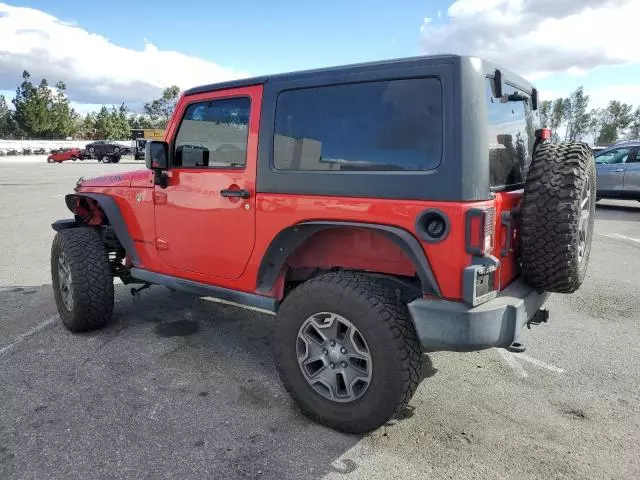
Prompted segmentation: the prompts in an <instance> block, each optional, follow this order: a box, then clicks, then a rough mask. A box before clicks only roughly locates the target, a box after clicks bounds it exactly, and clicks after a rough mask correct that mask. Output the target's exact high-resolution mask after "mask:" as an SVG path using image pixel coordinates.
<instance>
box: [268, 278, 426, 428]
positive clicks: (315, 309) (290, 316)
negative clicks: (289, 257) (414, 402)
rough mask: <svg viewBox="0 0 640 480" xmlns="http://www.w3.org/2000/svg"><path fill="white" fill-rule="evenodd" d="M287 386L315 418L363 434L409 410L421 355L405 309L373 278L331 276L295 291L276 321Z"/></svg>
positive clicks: (278, 363) (279, 362)
mask: <svg viewBox="0 0 640 480" xmlns="http://www.w3.org/2000/svg"><path fill="white" fill-rule="evenodd" d="M274 332H275V333H274V341H273V349H274V357H275V361H276V367H277V370H278V373H279V374H280V378H281V379H282V382H283V383H284V386H285V387H286V389H287V390H288V391H289V393H290V394H291V396H292V397H293V398H294V400H295V401H296V403H297V404H298V406H299V407H300V409H301V410H302V412H303V413H304V414H305V415H307V416H308V417H310V418H311V419H313V420H315V421H317V422H319V423H321V424H324V425H326V426H328V427H330V428H333V429H335V430H339V431H341V432H345V433H363V432H368V431H371V430H374V429H376V428H378V427H380V426H381V425H384V424H385V423H386V422H387V421H388V420H389V419H391V418H392V417H394V416H395V415H397V414H399V413H401V412H403V411H404V408H405V406H406V405H407V403H408V402H409V400H410V399H411V397H412V396H413V393H414V392H415V390H416V388H417V386H418V383H419V381H420V365H421V361H422V351H421V348H420V344H419V342H418V338H417V335H416V332H415V330H414V328H413V325H412V323H411V320H410V318H409V312H408V310H407V307H406V305H404V304H402V303H401V302H400V301H399V300H398V299H397V298H396V296H395V294H394V293H393V292H392V291H391V290H388V289H387V288H385V287H384V286H382V285H381V284H380V283H378V282H377V281H376V280H375V279H373V278H372V277H369V276H367V275H364V274H361V273H356V272H332V273H327V274H324V275H320V276H318V277H315V278H313V279H311V280H309V281H307V282H305V283H303V284H302V285H300V286H299V287H297V288H296V289H295V290H294V291H293V292H291V293H290V294H289V295H288V296H287V298H286V299H285V300H284V302H283V304H282V306H281V308H280V310H279V312H278V315H277V316H276V320H275V330H274Z"/></svg>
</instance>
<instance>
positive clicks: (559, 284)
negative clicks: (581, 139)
mask: <svg viewBox="0 0 640 480" xmlns="http://www.w3.org/2000/svg"><path fill="white" fill-rule="evenodd" d="M596 191H597V190H596V168H595V161H594V159H593V153H592V151H591V149H590V148H589V146H588V145H587V144H585V143H569V142H563V143H557V144H553V143H545V144H542V145H540V146H539V147H538V148H537V150H536V153H535V155H534V158H533V160H532V162H531V166H530V167H529V173H528V175H527V180H526V183H525V187H524V199H523V206H522V223H521V240H520V241H521V247H522V249H521V252H522V272H523V275H524V277H525V280H526V281H527V282H528V283H529V284H530V285H532V286H533V287H535V288H536V289H538V290H541V291H547V292H557V293H573V292H575V291H576V290H577V289H578V288H579V287H580V285H581V284H582V282H583V281H584V278H585V276H586V272H587V265H588V263H589V254H590V251H591V239H592V237H593V220H594V216H595V206H596Z"/></svg>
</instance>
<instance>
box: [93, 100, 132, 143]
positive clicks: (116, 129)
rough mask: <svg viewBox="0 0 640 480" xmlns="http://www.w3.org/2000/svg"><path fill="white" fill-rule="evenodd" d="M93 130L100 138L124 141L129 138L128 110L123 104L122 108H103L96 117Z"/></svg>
mask: <svg viewBox="0 0 640 480" xmlns="http://www.w3.org/2000/svg"><path fill="white" fill-rule="evenodd" d="M93 125H94V126H93V128H94V130H95V133H96V135H97V136H98V137H99V138H105V139H107V140H123V139H126V138H129V134H130V132H129V129H130V126H129V115H128V109H127V107H126V106H125V104H124V103H123V104H122V105H120V107H118V108H116V107H113V106H112V107H111V108H110V109H109V108H107V107H106V106H104V105H103V106H102V108H101V109H100V111H99V112H98V113H97V114H96V115H95V119H94V120H93Z"/></svg>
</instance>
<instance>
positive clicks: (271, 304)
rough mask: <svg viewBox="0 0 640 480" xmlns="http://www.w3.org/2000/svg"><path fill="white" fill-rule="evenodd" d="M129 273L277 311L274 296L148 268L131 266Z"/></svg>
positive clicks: (173, 286) (248, 305) (147, 280)
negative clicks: (225, 286) (189, 278)
mask: <svg viewBox="0 0 640 480" xmlns="http://www.w3.org/2000/svg"><path fill="white" fill-rule="evenodd" d="M130 274H131V276H132V277H133V278H135V279H137V280H141V281H143V282H146V283H153V284H155V285H162V286H164V287H167V288H170V289H173V290H178V291H181V292H185V293H190V294H192V295H196V296H198V297H213V299H218V300H220V301H222V302H223V303H230V304H235V305H238V306H239V307H250V308H252V309H256V310H265V311H266V312H269V313H276V312H277V311H278V306H279V302H278V301H277V300H276V299H275V298H271V297H263V296H261V295H256V294H255V293H247V292H240V291H238V290H231V289H229V288H222V287H214V286H213V285H207V284H206V283H199V282H194V281H193V280H185V279H183V278H178V277H172V276H170V275H163V274H161V273H155V272H150V271H149V270H142V269H140V268H132V269H131V270H130Z"/></svg>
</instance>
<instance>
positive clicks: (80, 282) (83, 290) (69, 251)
mask: <svg viewBox="0 0 640 480" xmlns="http://www.w3.org/2000/svg"><path fill="white" fill-rule="evenodd" d="M61 251H64V252H65V253H66V255H67V257H68V259H69V263H70V266H71V278H72V285H73V311H72V312H69V311H68V310H67V309H66V307H65V305H64V302H63V301H62V297H61V295H60V288H59V282H58V271H57V268H58V256H59V254H60V252H61ZM51 276H52V283H53V287H54V296H55V300H56V304H57V306H58V312H59V313H60V317H61V318H62V321H63V323H64V325H65V326H66V327H67V328H68V329H69V330H71V331H73V332H84V331H88V330H95V329H99V328H102V327H104V326H105V325H106V324H107V323H108V322H109V321H110V320H111V317H112V315H113V296H114V293H113V276H112V273H111V265H110V263H109V256H108V254H107V251H106V249H105V247H104V243H103V241H102V237H101V235H100V233H99V231H98V229H96V228H89V227H82V228H71V229H67V230H61V231H60V232H58V233H57V234H56V236H55V238H54V240H53V245H52V248H51Z"/></svg>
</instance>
